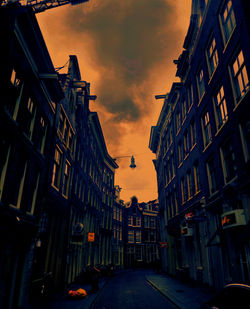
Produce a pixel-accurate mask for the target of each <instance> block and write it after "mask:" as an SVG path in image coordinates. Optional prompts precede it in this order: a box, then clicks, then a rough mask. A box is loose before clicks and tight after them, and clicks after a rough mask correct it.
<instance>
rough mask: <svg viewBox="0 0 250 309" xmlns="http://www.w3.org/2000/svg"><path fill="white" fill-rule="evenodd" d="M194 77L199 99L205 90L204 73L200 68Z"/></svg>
mask: <svg viewBox="0 0 250 309" xmlns="http://www.w3.org/2000/svg"><path fill="white" fill-rule="evenodd" d="M196 79H197V86H198V94H199V99H201V98H202V96H203V94H204V92H205V82H204V73H203V70H202V69H200V71H199V72H198V74H197V76H196Z"/></svg>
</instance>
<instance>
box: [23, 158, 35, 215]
mask: <svg viewBox="0 0 250 309" xmlns="http://www.w3.org/2000/svg"><path fill="white" fill-rule="evenodd" d="M26 173H27V177H25V181H24V188H23V195H22V200H21V206H20V208H21V210H22V211H25V212H27V213H29V214H31V215H32V214H33V213H34V210H35V204H36V198H37V192H38V186H39V180H40V172H39V170H38V168H37V167H36V166H33V164H32V163H30V164H29V165H28V166H27V170H26Z"/></svg>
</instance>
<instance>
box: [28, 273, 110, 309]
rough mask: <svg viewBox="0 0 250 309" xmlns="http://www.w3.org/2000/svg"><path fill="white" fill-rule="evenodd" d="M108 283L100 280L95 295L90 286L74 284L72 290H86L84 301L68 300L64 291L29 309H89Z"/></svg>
mask: <svg viewBox="0 0 250 309" xmlns="http://www.w3.org/2000/svg"><path fill="white" fill-rule="evenodd" d="M106 282H107V280H106V279H104V278H103V279H100V281H99V290H98V291H97V292H95V293H92V292H91V285H90V284H85V285H83V284H72V285H71V287H70V288H71V289H73V290H75V289H79V288H82V289H84V290H86V292H87V296H86V297H85V298H82V299H71V298H68V296H67V291H64V292H60V293H57V294H55V295H53V296H52V298H51V299H50V300H49V301H48V302H45V303H35V304H33V305H32V306H31V307H30V308H29V309H62V308H63V309H89V308H90V306H91V304H92V303H93V302H94V301H95V299H96V297H97V296H98V295H99V293H100V292H101V290H102V288H103V287H104V285H105V284H106Z"/></svg>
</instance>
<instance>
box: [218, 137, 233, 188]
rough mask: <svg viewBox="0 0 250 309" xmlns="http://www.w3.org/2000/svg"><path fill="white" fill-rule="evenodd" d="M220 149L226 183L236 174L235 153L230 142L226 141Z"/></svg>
mask: <svg viewBox="0 0 250 309" xmlns="http://www.w3.org/2000/svg"><path fill="white" fill-rule="evenodd" d="M220 151H221V162H222V169H223V173H224V180H225V183H227V182H228V181H230V180H231V179H232V178H234V177H235V176H236V164H235V154H234V151H233V148H232V145H231V143H230V142H226V143H225V144H224V145H223V146H222V147H221V149H220Z"/></svg>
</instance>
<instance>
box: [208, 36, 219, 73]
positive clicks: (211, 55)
mask: <svg viewBox="0 0 250 309" xmlns="http://www.w3.org/2000/svg"><path fill="white" fill-rule="evenodd" d="M207 60H208V68H209V73H210V76H211V75H212V74H213V72H214V70H215V69H216V67H217V65H218V52H217V49H216V43H215V39H212V41H211V42H210V44H209V46H208V48H207Z"/></svg>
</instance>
